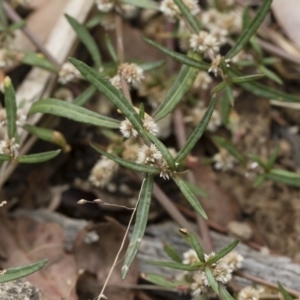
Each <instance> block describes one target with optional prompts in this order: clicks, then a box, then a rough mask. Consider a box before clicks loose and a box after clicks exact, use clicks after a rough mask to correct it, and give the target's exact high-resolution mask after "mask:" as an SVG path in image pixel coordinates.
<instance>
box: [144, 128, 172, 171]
mask: <svg viewBox="0 0 300 300" xmlns="http://www.w3.org/2000/svg"><path fill="white" fill-rule="evenodd" d="M148 136H149V138H150V140H151V141H152V142H153V144H154V145H155V146H156V147H157V149H158V150H159V151H160V153H161V154H162V156H163V157H164V159H165V160H166V162H167V164H168V166H169V168H170V169H171V170H172V171H174V170H175V169H176V166H175V160H174V157H173V156H172V155H171V153H170V151H169V150H168V148H167V147H166V146H165V145H164V143H162V142H161V141H160V140H159V139H158V138H157V137H156V136H154V135H153V134H151V133H148Z"/></svg>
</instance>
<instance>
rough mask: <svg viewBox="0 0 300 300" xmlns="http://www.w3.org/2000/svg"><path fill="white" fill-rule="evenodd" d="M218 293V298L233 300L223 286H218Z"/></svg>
mask: <svg viewBox="0 0 300 300" xmlns="http://www.w3.org/2000/svg"><path fill="white" fill-rule="evenodd" d="M219 293H220V296H221V298H222V299H223V300H235V298H234V297H232V296H231V295H230V294H229V293H228V291H227V289H226V287H225V286H224V285H223V284H219Z"/></svg>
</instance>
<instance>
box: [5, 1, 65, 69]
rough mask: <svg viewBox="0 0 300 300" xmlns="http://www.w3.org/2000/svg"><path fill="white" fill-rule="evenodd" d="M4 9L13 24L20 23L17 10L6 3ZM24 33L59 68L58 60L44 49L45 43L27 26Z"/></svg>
mask: <svg viewBox="0 0 300 300" xmlns="http://www.w3.org/2000/svg"><path fill="white" fill-rule="evenodd" d="M3 8H4V10H5V13H6V14H7V16H8V18H9V19H10V20H11V21H13V22H19V21H21V20H22V18H21V17H20V16H19V15H18V14H17V13H16V12H15V10H14V9H13V8H12V7H11V6H10V5H9V4H8V3H7V2H6V1H4V2H3ZM22 31H23V32H24V33H25V35H26V36H27V37H28V38H29V40H30V41H31V42H32V43H33V44H34V45H35V46H36V47H37V48H38V49H39V50H40V51H41V52H42V53H43V54H44V55H45V56H46V57H47V58H48V59H49V60H50V61H51V62H52V63H53V64H55V65H56V66H57V67H59V63H58V62H57V60H56V59H55V58H54V57H53V56H52V55H51V53H50V52H49V51H48V50H47V49H46V48H45V47H44V45H43V43H41V41H40V40H39V39H38V38H37V37H36V35H35V34H34V33H33V32H32V31H31V29H30V28H28V27H27V26H26V25H25V26H24V27H23V28H22Z"/></svg>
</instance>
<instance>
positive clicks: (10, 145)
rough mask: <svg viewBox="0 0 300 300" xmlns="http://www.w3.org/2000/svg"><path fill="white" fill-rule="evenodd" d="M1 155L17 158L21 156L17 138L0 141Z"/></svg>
mask: <svg viewBox="0 0 300 300" xmlns="http://www.w3.org/2000/svg"><path fill="white" fill-rule="evenodd" d="M0 154H5V155H10V156H11V157H13V158H16V157H17V156H18V154H19V144H18V143H16V141H15V138H12V139H6V140H2V141H0Z"/></svg>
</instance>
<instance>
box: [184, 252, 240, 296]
mask: <svg viewBox="0 0 300 300" xmlns="http://www.w3.org/2000/svg"><path fill="white" fill-rule="evenodd" d="M213 256H215V253H214V252H212V253H210V254H209V255H206V254H205V261H208V260H209V258H211V257H213ZM243 259H244V258H243V257H242V256H241V255H240V254H238V253H237V252H230V253H228V254H227V255H225V256H224V257H223V258H222V259H220V260H218V261H217V262H216V263H214V264H212V265H211V266H210V268H211V270H212V274H213V276H214V278H215V280H216V281H217V282H220V283H222V284H226V283H228V282H229V281H230V280H231V279H232V273H233V271H235V270H237V269H239V268H241V266H242V261H243ZM199 261H200V260H199V258H198V257H197V254H196V252H195V250H193V249H190V250H188V251H186V252H185V253H183V260H182V263H184V264H188V265H190V264H194V263H197V262H199ZM191 279H192V282H191V285H190V290H191V295H192V296H193V297H196V296H199V295H200V294H205V293H207V292H208V291H209V287H210V284H209V282H208V280H207V277H206V274H205V272H204V271H203V270H199V271H196V272H193V273H192V274H191ZM243 300H244V299H243Z"/></svg>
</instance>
